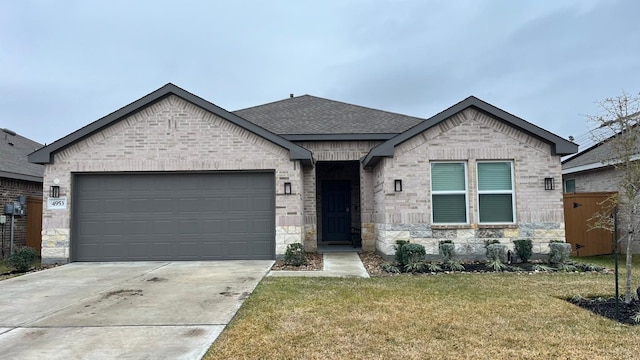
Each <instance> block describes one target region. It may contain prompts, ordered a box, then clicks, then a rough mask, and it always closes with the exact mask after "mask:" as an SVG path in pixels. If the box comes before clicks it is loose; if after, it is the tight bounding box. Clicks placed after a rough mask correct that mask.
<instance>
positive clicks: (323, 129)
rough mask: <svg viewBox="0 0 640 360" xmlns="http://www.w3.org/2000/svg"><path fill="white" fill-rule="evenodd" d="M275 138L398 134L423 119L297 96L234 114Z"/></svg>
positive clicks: (308, 96)
mask: <svg viewBox="0 0 640 360" xmlns="http://www.w3.org/2000/svg"><path fill="white" fill-rule="evenodd" d="M234 113H235V114H236V115H239V116H241V117H243V118H245V119H247V120H249V121H251V122H253V123H254V124H256V125H258V126H261V127H263V128H265V129H267V130H269V131H271V132H273V133H276V134H278V135H293V134H399V133H402V132H404V131H406V130H407V129H409V128H411V127H413V126H415V125H417V124H419V123H421V122H422V121H424V119H421V118H417V117H412V116H407V115H401V114H396V113H392V112H387V111H382V110H375V109H371V108H368V107H363V106H358V105H353V104H347V103H343V102H339V101H334V100H329V99H323V98H319V97H315V96H311V95H303V96H297V97H293V98H289V99H285V100H280V101H276V102H272V103H269V104H265V105H259V106H254V107H250V108H247V109H242V110H237V111H234Z"/></svg>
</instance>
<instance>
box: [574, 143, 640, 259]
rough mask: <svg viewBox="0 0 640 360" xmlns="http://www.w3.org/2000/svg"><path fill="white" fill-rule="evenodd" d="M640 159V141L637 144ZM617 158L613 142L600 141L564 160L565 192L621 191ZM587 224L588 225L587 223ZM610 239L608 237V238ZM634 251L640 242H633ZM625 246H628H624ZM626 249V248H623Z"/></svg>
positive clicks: (638, 248) (638, 247) (635, 157)
mask: <svg viewBox="0 0 640 360" xmlns="http://www.w3.org/2000/svg"><path fill="white" fill-rule="evenodd" d="M636 148H637V149H638V154H637V155H635V156H634V157H633V158H632V159H633V160H638V159H640V143H639V144H637V145H636ZM614 158H615V154H614V151H613V149H612V146H611V143H610V142H607V141H602V142H599V143H597V144H595V145H593V146H591V147H589V148H587V149H585V150H584V151H581V152H580V153H578V154H576V155H575V156H573V157H571V158H567V159H565V160H563V161H562V183H563V189H564V192H565V193H597V192H618V191H620V188H619V186H620V177H619V176H618V174H616V169H615V168H614V167H613V165H611V159H614ZM585 226H586V225H585ZM607 240H608V239H607ZM633 246H634V250H633V252H634V253H638V252H640V244H638V243H636V244H633ZM623 248H626V246H624V247H623ZM623 250H624V249H623Z"/></svg>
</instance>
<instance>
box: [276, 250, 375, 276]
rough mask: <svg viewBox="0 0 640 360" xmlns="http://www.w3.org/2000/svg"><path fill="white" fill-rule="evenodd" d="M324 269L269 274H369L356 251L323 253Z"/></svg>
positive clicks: (281, 271)
mask: <svg viewBox="0 0 640 360" xmlns="http://www.w3.org/2000/svg"><path fill="white" fill-rule="evenodd" d="M323 263H324V267H323V269H322V271H284V270H275V271H274V270H271V271H270V272H269V274H267V276H300V277H361V278H368V277H369V274H368V273H367V270H366V269H365V268H364V265H362V261H360V256H358V253H356V252H336V253H324V254H323Z"/></svg>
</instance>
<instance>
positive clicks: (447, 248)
mask: <svg viewBox="0 0 640 360" xmlns="http://www.w3.org/2000/svg"><path fill="white" fill-rule="evenodd" d="M438 252H439V253H440V255H441V256H442V257H443V259H444V261H443V263H442V265H443V266H444V267H445V268H447V269H449V270H451V271H463V270H464V266H463V265H462V264H461V263H460V262H459V261H457V260H456V259H455V256H456V246H455V244H454V243H453V241H451V240H443V241H440V243H438Z"/></svg>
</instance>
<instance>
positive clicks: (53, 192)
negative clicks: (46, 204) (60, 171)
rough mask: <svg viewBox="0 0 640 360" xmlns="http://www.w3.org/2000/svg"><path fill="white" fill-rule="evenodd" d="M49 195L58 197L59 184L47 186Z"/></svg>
mask: <svg viewBox="0 0 640 360" xmlns="http://www.w3.org/2000/svg"><path fill="white" fill-rule="evenodd" d="M49 196H50V197H52V198H59V197H60V186H57V185H53V186H51V187H50V188H49Z"/></svg>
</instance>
